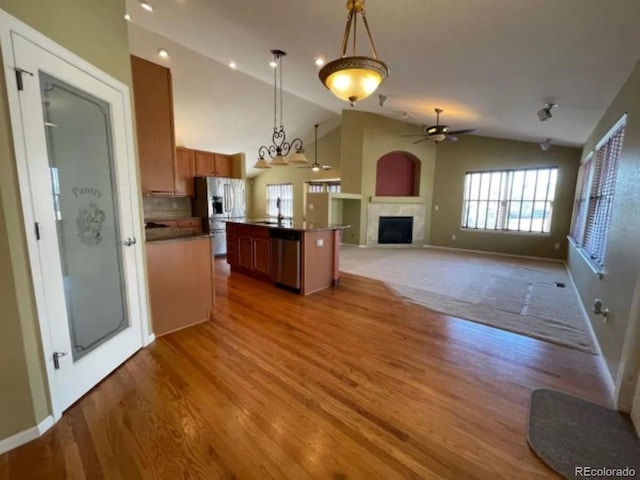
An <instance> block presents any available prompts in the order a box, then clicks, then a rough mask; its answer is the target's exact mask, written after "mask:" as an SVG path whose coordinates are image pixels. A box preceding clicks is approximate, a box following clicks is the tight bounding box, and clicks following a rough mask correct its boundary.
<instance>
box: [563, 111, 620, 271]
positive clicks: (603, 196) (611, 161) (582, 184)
mask: <svg viewBox="0 0 640 480" xmlns="http://www.w3.org/2000/svg"><path fill="white" fill-rule="evenodd" d="M625 125H626V116H624V117H622V119H620V121H619V122H618V123H617V124H616V125H615V126H614V128H612V129H611V131H610V132H609V133H608V134H607V135H606V136H605V137H604V138H603V139H602V140H601V141H600V143H599V144H598V146H597V147H596V151H595V153H594V154H592V155H590V156H589V157H588V158H587V161H586V162H585V163H584V164H583V165H582V166H581V167H580V177H579V180H578V181H579V183H578V189H577V191H576V200H575V205H574V209H573V221H572V227H571V237H572V238H573V240H574V241H575V242H576V244H577V246H578V247H579V248H582V249H583V251H584V253H585V254H586V256H587V257H588V258H589V259H591V260H592V261H593V262H594V263H595V264H596V265H598V266H599V267H602V266H604V257H605V254H606V252H607V237H608V233H609V226H610V225H611V213H612V207H613V198H614V195H615V190H616V179H617V176H618V165H619V163H620V155H621V154H622V145H623V142H624V131H625Z"/></svg>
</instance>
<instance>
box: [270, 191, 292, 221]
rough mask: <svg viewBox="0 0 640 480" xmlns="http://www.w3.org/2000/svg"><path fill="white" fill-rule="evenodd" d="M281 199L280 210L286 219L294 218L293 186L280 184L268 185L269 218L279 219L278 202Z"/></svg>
mask: <svg viewBox="0 0 640 480" xmlns="http://www.w3.org/2000/svg"><path fill="white" fill-rule="evenodd" d="M278 198H280V210H281V212H282V215H283V216H284V218H293V184H292V183H279V184H269V185H267V216H268V217H277V216H278V206H277V201H278Z"/></svg>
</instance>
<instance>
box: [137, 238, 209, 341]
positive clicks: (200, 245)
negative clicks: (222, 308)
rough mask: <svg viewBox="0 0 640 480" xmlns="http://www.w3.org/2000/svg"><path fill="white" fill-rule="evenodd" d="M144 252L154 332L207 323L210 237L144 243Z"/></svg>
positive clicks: (167, 331)
mask: <svg viewBox="0 0 640 480" xmlns="http://www.w3.org/2000/svg"><path fill="white" fill-rule="evenodd" d="M146 250H147V274H148V281H149V298H150V301H151V321H152V324H153V333H154V334H155V335H156V336H160V335H164V334H167V333H170V332H173V331H176V330H180V329H182V328H185V327H189V326H191V325H195V324H197V323H200V322H203V321H206V320H209V319H210V318H211V317H212V315H213V305H214V283H213V282H214V274H213V268H214V262H213V257H212V256H211V239H210V237H209V236H208V235H207V236H199V237H194V238H185V239H180V240H175V239H174V240H157V241H147V243H146Z"/></svg>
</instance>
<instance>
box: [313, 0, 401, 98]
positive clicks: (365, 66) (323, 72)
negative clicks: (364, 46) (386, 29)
mask: <svg viewBox="0 0 640 480" xmlns="http://www.w3.org/2000/svg"><path fill="white" fill-rule="evenodd" d="M347 10H348V11H349V16H348V17H347V26H346V27H345V31H344V38H343V39H342V54H341V56H340V58H338V59H337V60H333V61H332V62H329V63H327V64H326V65H325V66H324V67H322V69H320V72H319V76H320V81H321V82H322V83H323V84H324V86H325V87H327V88H328V89H329V90H331V93H333V94H334V95H335V96H336V97H338V98H340V99H341V100H347V101H348V102H350V103H351V106H352V107H353V106H354V105H355V103H356V102H357V101H358V100H362V99H363V98H367V97H368V96H369V95H371V94H372V93H373V92H375V91H376V89H377V88H378V87H379V86H380V84H381V83H382V82H383V81H384V79H385V78H387V77H388V76H389V69H388V68H387V65H386V64H385V63H384V62H382V61H380V60H378V54H377V53H376V47H375V45H374V44H373V38H372V37H371V32H370V31H369V23H368V22H367V17H366V14H365V13H366V12H365V9H364V0H348V1H347ZM358 14H360V15H361V16H362V21H363V23H364V28H365V30H366V32H367V37H368V38H369V45H370V46H371V53H372V55H373V56H372V57H363V56H357V55H356V33H357V32H356V26H357V21H358ZM351 30H353V54H352V55H351V56H347V45H348V43H349V36H350V34H351Z"/></svg>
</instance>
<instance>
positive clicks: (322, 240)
mask: <svg viewBox="0 0 640 480" xmlns="http://www.w3.org/2000/svg"><path fill="white" fill-rule="evenodd" d="M323 246H324V239H322V238H319V239H317V240H316V247H323Z"/></svg>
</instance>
